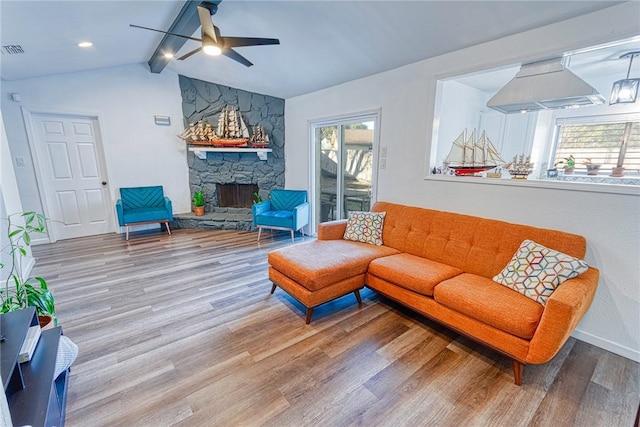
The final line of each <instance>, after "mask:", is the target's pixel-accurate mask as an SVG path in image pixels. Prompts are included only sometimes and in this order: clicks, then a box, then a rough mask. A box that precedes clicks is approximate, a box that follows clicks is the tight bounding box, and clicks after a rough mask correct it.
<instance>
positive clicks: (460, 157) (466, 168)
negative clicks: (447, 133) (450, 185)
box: [444, 129, 506, 175]
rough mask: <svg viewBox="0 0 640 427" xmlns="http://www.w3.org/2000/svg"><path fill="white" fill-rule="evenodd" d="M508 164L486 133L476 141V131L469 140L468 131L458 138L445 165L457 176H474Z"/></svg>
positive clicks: (445, 160)
mask: <svg viewBox="0 0 640 427" xmlns="http://www.w3.org/2000/svg"><path fill="white" fill-rule="evenodd" d="M505 163H506V162H505V161H504V159H503V158H502V157H501V156H500V154H499V153H498V150H497V149H496V147H494V146H493V143H492V142H491V140H490V139H489V137H488V136H487V134H486V132H484V131H483V132H482V135H481V136H480V138H478V140H476V131H475V129H474V130H473V132H471V135H470V136H469V137H468V138H467V129H465V130H464V131H463V132H462V133H461V134H460V136H458V137H457V138H456V139H455V140H454V141H453V144H452V146H451V150H450V151H449V154H448V155H447V157H446V158H445V159H444V164H445V166H447V167H448V168H450V169H453V170H454V171H455V174H456V175H472V174H474V173H477V172H482V171H485V170H488V169H493V168H495V167H498V166H501V165H504V164H505Z"/></svg>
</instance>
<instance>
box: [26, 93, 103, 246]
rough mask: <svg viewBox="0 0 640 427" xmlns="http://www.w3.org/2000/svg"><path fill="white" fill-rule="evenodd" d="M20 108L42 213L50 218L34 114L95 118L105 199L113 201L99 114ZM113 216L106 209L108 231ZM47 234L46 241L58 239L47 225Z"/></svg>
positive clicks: (35, 242)
mask: <svg viewBox="0 0 640 427" xmlns="http://www.w3.org/2000/svg"><path fill="white" fill-rule="evenodd" d="M20 108H21V110H22V118H23V120H24V124H25V130H26V133H27V142H28V143H29V151H30V152H31V160H32V161H33V172H34V174H35V178H36V184H37V185H38V198H39V199H40V204H41V205H42V210H43V214H44V216H45V217H46V218H50V217H51V216H50V212H51V208H50V206H51V203H52V201H51V196H50V195H48V194H47V193H46V191H45V188H44V173H43V172H42V166H41V162H40V160H39V159H41V158H44V154H43V153H39V152H38V145H37V144H36V138H35V129H34V124H33V122H34V120H33V116H34V115H54V116H67V117H83V118H86V119H90V120H95V121H96V122H97V127H96V129H95V132H96V149H97V152H98V155H99V156H100V158H101V159H100V161H101V163H102V164H101V166H103V167H104V171H103V173H104V180H105V181H106V182H107V185H106V186H105V187H106V188H105V192H106V196H105V200H107V202H108V201H111V202H113V200H112V199H113V198H112V197H111V190H110V182H111V180H110V179H109V168H108V167H107V158H106V156H105V152H104V144H103V141H104V138H103V137H102V133H103V131H102V124H101V123H102V121H101V119H100V114H97V113H87V112H84V113H80V112H75V111H66V110H58V109H53V108H37V107H25V106H22V107H20ZM114 221H115V217H114V213H113V210H112V209H107V222H108V225H109V232H110V233H111V232H115V222H114ZM47 235H48V243H54V242H56V241H57V240H58V238H57V236H56V233H55V229H54V227H47ZM45 240H47V239H42V243H46V242H45ZM33 243H34V244H37V243H38V241H36V240H34V242H33Z"/></svg>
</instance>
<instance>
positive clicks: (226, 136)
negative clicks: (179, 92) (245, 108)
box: [178, 107, 249, 147]
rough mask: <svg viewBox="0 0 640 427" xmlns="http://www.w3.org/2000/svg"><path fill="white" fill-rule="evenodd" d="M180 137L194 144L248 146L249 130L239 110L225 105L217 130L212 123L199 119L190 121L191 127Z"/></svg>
mask: <svg viewBox="0 0 640 427" xmlns="http://www.w3.org/2000/svg"><path fill="white" fill-rule="evenodd" d="M178 137H179V138H182V139H184V140H185V141H186V142H188V143H189V144H194V145H213V146H214V147H246V146H247V142H248V141H249V131H248V129H247V126H246V125H245V124H244V121H243V120H242V116H241V115H240V113H239V112H238V110H237V109H236V108H235V107H225V108H223V109H222V111H221V112H220V116H219V117H218V126H217V128H216V129H215V130H214V129H213V127H212V126H211V124H209V123H206V122H204V121H203V120H199V121H198V122H197V123H190V124H189V128H188V129H185V131H184V132H182V134H180V135H178Z"/></svg>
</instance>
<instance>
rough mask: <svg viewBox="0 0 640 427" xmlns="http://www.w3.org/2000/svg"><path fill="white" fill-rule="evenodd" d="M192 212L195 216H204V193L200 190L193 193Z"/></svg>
mask: <svg viewBox="0 0 640 427" xmlns="http://www.w3.org/2000/svg"><path fill="white" fill-rule="evenodd" d="M193 212H194V213H195V214H196V216H202V215H204V191H202V190H199V191H196V192H195V193H193Z"/></svg>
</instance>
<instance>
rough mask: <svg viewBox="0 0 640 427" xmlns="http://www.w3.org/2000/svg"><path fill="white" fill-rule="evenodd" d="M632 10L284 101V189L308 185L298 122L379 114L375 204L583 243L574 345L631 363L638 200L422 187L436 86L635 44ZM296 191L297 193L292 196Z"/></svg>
mask: <svg viewBox="0 0 640 427" xmlns="http://www.w3.org/2000/svg"><path fill="white" fill-rule="evenodd" d="M639 13H640V3H638V2H628V3H625V4H622V5H620V6H615V7H612V8H608V9H606V10H604V11H601V12H598V13H595V14H590V15H586V16H584V17H581V18H578V19H573V20H570V21H565V22H564V23H560V24H556V25H552V26H548V27H545V28H540V29H537V30H533V31H529V32H526V33H522V34H519V35H516V36H511V37H507V38H504V39H500V40H496V41H493V42H490V43H485V44H482V45H479V46H475V47H472V48H468V49H464V50H462V51H458V52H454V53H451V54H447V55H443V56H440V57H437V58H433V59H430V60H426V61H422V62H419V63H416V64H412V65H409V66H406V67H402V68H399V69H396V70H392V71H389V72H386V73H382V74H379V75H375V76H371V77H368V78H364V79H360V80H357V81H353V82H349V83H346V84H343V85H340V86H337V87H334V88H329V89H326V90H322V91H319V92H315V93H312V94H308V95H303V96H299V97H295V98H291V99H287V102H286V106H285V118H286V140H287V145H286V156H285V157H286V159H287V164H286V166H287V167H286V175H285V180H286V182H287V185H293V184H292V183H295V185H296V186H297V185H299V184H301V183H304V182H308V177H309V162H308V161H306V162H305V161H303V159H309V155H310V153H309V147H310V142H309V138H308V122H309V121H310V120H315V119H319V118H322V117H329V116H336V115H340V114H347V113H352V112H358V111H366V110H374V109H377V108H381V110H382V118H381V126H380V145H381V146H387V147H388V156H387V162H386V163H387V167H386V169H382V170H379V172H378V193H377V198H378V200H387V201H391V202H399V203H405V204H410V205H417V206H424V207H429V208H435V209H442V210H448V211H455V212H460V213H466V214H472V215H480V216H485V217H491V218H497V219H502V220H506V221H511V222H517V223H524V224H531V225H534V226H540V227H546V228H554V229H560V230H564V231H568V232H573V233H577V234H581V235H584V236H585V237H586V239H587V242H588V249H587V254H586V257H585V258H586V261H587V262H588V263H590V264H591V265H593V266H595V267H597V268H599V269H600V270H601V279H600V283H599V287H598V291H597V294H596V298H595V301H594V303H593V305H592V307H591V309H590V311H589V312H588V313H587V316H586V317H585V318H584V319H583V321H582V322H581V323H580V325H579V326H578V328H577V330H576V332H575V333H574V336H576V337H578V338H580V339H583V340H585V341H587V342H590V343H592V344H595V345H598V346H600V347H603V348H606V349H608V350H611V351H613V352H615V353H618V354H621V355H623V356H625V357H628V358H631V359H634V360H637V361H640V333H639V331H640V267H639V264H640V197H638V194H640V192H635V193H634V192H633V191H631V193H632V194H610V193H595V192H583V191H580V190H579V189H578V190H576V188H577V187H575V186H573V187H571V186H569V187H562V188H557V189H555V188H537V187H532V186H528V185H526V186H509V185H490V184H484V183H482V182H483V181H477V180H474V179H472V178H466V179H461V180H459V181H458V182H451V181H446V180H437V179H428V180H425V179H424V177H425V176H426V175H427V170H428V164H429V163H428V161H429V159H428V155H427V154H428V153H429V152H430V149H431V148H430V144H431V135H432V129H433V126H434V125H437V123H436V124H434V123H433V111H434V99H435V96H436V81H437V80H438V79H441V78H445V77H449V76H453V75H459V74H465V73H468V72H471V71H477V70H478V69H489V68H493V67H497V66H501V65H507V64H513V63H517V62H520V61H522V60H525V59H526V60H541V59H545V58H546V57H551V56H552V55H558V54H560V53H562V52H564V51H567V50H573V49H577V48H582V47H587V46H591V45H594V44H597V43H599V42H606V41H613V40H617V39H622V38H626V37H630V36H632V35H636V34H637V31H638V30H637V28H636V27H637V24H636V23H635V22H634V20H630V19H628V17H629V16H638V14H639ZM296 188H297V187H296Z"/></svg>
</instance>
